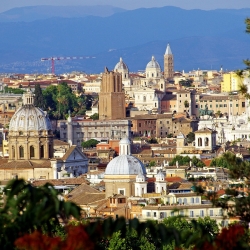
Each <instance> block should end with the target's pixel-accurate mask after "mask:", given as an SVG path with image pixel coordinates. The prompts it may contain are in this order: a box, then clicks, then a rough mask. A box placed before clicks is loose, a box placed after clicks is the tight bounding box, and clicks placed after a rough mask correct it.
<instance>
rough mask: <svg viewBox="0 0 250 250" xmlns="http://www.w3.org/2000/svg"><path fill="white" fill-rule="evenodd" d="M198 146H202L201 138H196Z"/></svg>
mask: <svg viewBox="0 0 250 250" xmlns="http://www.w3.org/2000/svg"><path fill="white" fill-rule="evenodd" d="M198 147H202V138H198Z"/></svg>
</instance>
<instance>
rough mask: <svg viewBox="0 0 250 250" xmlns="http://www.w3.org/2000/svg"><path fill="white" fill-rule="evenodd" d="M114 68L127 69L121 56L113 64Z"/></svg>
mask: <svg viewBox="0 0 250 250" xmlns="http://www.w3.org/2000/svg"><path fill="white" fill-rule="evenodd" d="M116 70H118V71H119V70H127V71H128V66H127V65H126V64H125V63H124V62H123V60H122V58H120V61H119V62H118V63H117V64H116V65H115V69H114V71H116Z"/></svg>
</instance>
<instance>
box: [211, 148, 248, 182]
mask: <svg viewBox="0 0 250 250" xmlns="http://www.w3.org/2000/svg"><path fill="white" fill-rule="evenodd" d="M210 166H214V167H223V168H227V169H229V174H230V176H231V177H232V178H235V179H239V178H240V179H242V178H247V179H250V162H249V161H243V160H242V159H241V158H239V157H237V156H236V155H235V154H233V153H231V152H226V153H224V154H223V155H222V156H220V157H217V158H214V159H213V160H212V161H211V163H210Z"/></svg>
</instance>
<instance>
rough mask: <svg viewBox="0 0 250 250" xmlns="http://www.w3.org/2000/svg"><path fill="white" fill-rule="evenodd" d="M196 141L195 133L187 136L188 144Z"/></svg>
mask: <svg viewBox="0 0 250 250" xmlns="http://www.w3.org/2000/svg"><path fill="white" fill-rule="evenodd" d="M194 140H195V133H194V132H189V133H188V134H187V142H188V143H192V142H193V141H194Z"/></svg>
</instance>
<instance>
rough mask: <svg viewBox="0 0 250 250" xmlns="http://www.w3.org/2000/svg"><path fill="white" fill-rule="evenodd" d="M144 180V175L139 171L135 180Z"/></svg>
mask: <svg viewBox="0 0 250 250" xmlns="http://www.w3.org/2000/svg"><path fill="white" fill-rule="evenodd" d="M145 180H146V178H145V175H143V174H141V173H140V174H138V175H137V176H136V182H145Z"/></svg>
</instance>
